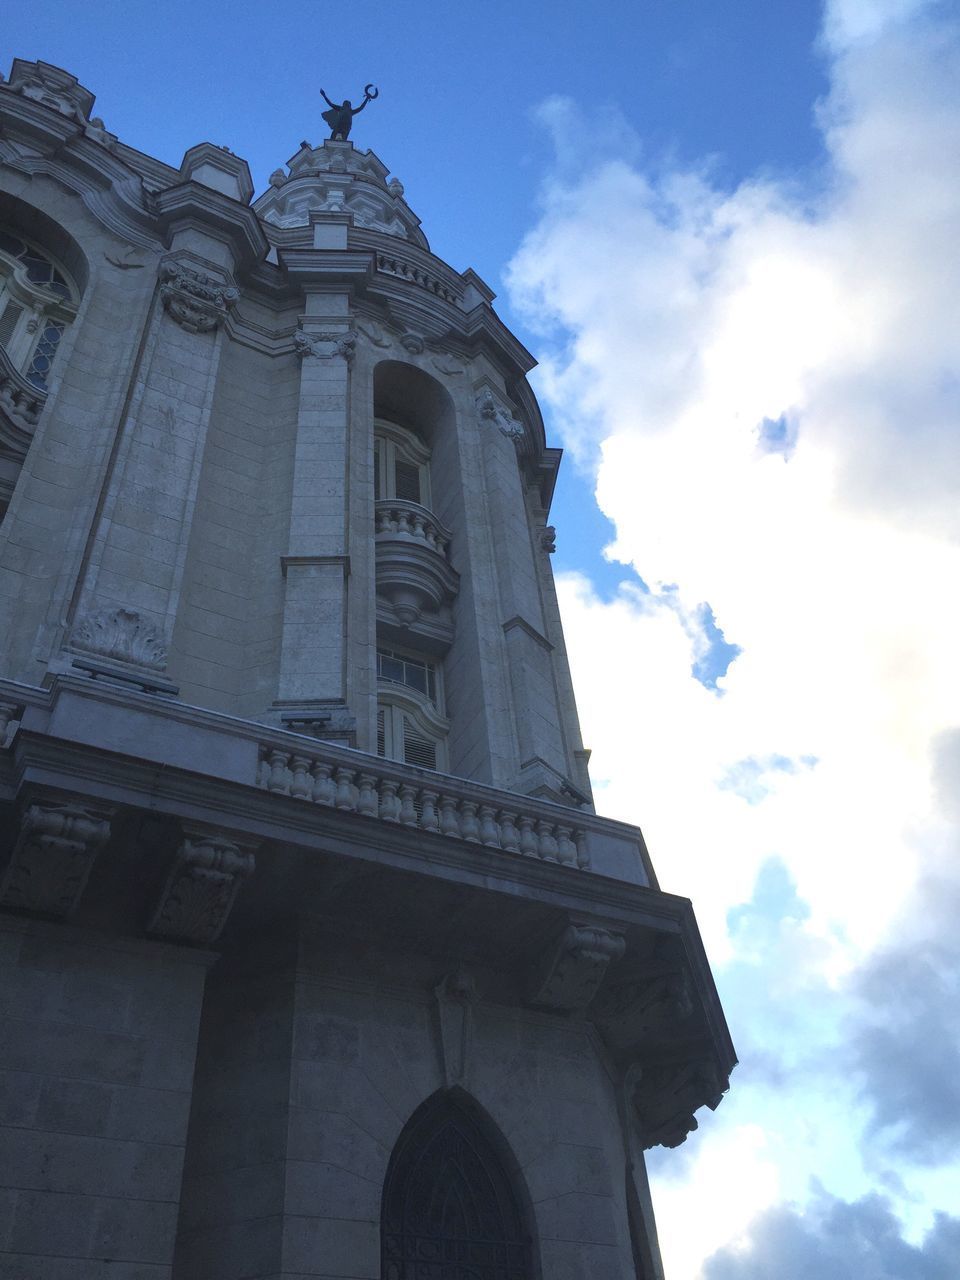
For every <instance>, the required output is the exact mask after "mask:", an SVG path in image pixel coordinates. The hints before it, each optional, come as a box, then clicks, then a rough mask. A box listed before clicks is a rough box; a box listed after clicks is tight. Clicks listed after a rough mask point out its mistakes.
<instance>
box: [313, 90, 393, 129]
mask: <svg viewBox="0 0 960 1280" xmlns="http://www.w3.org/2000/svg"><path fill="white" fill-rule="evenodd" d="M320 92H321V93H322V94H323V100H324V102H325V103H326V104H327V106H328V107H329V108H330V110H329V111H324V113H323V118H324V120H326V122H327V124H328V125H329V126H330V141H331V142H335V141H336V140H337V139H338V138H339V139H340V141H341V142H346V140H347V139H348V138H349V137H350V126H351V125H352V124H353V117H354V116H356V115H359V114H360V112H361V111H362V110H363V108H364V107H365V106H366V105H367V103H368V102H373V100H374V98H379V96H380V90H379V89H378V88H377V87H376V85H372V84H368V85H364V89H363V101H362V102H361V103H360V105H359V107H355V106H353V105H352V104H351V102H350V99H349V98H346V99H344V101H343V102H331V101H330V99H329V98H328V97H327V93H326V90H325V89H321V90H320Z"/></svg>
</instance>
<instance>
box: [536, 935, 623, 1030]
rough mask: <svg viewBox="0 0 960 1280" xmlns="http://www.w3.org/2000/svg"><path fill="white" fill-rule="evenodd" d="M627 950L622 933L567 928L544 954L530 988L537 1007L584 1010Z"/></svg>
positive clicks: (570, 1010) (569, 1010)
mask: <svg viewBox="0 0 960 1280" xmlns="http://www.w3.org/2000/svg"><path fill="white" fill-rule="evenodd" d="M625 950H626V940H625V939H624V937H623V935H622V934H620V933H613V932H612V931H611V930H609V929H599V928H596V927H594V926H593V925H581V924H571V925H568V926H567V928H566V929H565V931H564V932H563V934H562V935H561V937H560V938H559V940H558V941H557V942H555V943H554V944H553V945H552V946H551V947H549V948H548V949H547V951H546V952H544V955H543V957H542V958H541V961H540V964H539V965H538V968H537V973H536V975H535V977H534V981H533V984H532V987H531V999H532V1001H533V1003H534V1004H538V1005H543V1006H544V1007H546V1008H548V1009H562V1010H566V1011H568V1012H572V1011H573V1010H574V1009H585V1008H586V1007H587V1005H588V1004H590V1002H591V1001H592V1000H593V998H594V996H595V995H596V994H597V991H598V990H599V988H600V983H601V982H602V981H603V976H604V974H605V973H606V971H607V966H608V965H609V964H610V961H611V960H619V959H620V957H621V956H622V955H623V953H624V951H625Z"/></svg>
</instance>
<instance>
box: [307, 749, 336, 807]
mask: <svg viewBox="0 0 960 1280" xmlns="http://www.w3.org/2000/svg"><path fill="white" fill-rule="evenodd" d="M332 773H333V770H332V769H331V768H330V765H328V764H327V763H326V762H325V761H324V760H315V761H314V762H313V802H314V804H325V805H330V806H331V807H332V806H333V805H335V804H336V802H337V784H336V783H335V782H334V780H333V776H332Z"/></svg>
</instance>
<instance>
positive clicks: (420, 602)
mask: <svg viewBox="0 0 960 1280" xmlns="http://www.w3.org/2000/svg"><path fill="white" fill-rule="evenodd" d="M450 538H451V534H450V531H449V530H448V529H445V528H444V527H443V525H442V524H441V523H440V521H439V520H438V519H437V517H436V516H435V515H433V513H432V512H431V511H428V510H427V508H426V507H422V506H420V504H419V503H418V502H407V501H405V500H403V499H401V498H386V499H381V500H380V501H379V502H378V503H377V505H376V558H377V592H378V594H379V595H382V596H383V597H384V598H385V599H386V600H389V602H390V604H391V605H392V606H393V610H394V613H395V614H396V617H397V619H398V621H399V622H400V624H401V626H403V627H411V626H414V625H415V624H416V623H417V622H418V621H419V619H420V617H421V615H422V614H423V613H428V614H435V613H438V612H439V611H440V609H441V608H443V606H444V605H449V604H450V603H451V602H452V601H453V600H454V599H455V598H456V595H457V592H458V591H459V589H460V576H459V574H458V573H457V572H456V571H455V570H454V569H453V568H451V566H450V561H449V558H448V552H449V546H450Z"/></svg>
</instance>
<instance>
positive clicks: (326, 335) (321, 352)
mask: <svg viewBox="0 0 960 1280" xmlns="http://www.w3.org/2000/svg"><path fill="white" fill-rule="evenodd" d="M293 349H294V351H295V353H296V355H297V356H298V358H299V359H301V360H303V359H306V358H307V357H309V356H315V357H317V358H318V359H321V360H332V359H333V357H334V356H340V357H341V358H342V359H343V360H346V361H347V363H348V364H349V363H350V361H351V360H352V359H353V357H354V355H355V354H356V350H357V334H356V331H355V330H354V329H340V330H336V331H327V330H322V331H317V332H314V331H313V330H310V332H309V333H308V332H306V331H305V330H303V329H298V330H297V331H296V333H295V334H294V335H293Z"/></svg>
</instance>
